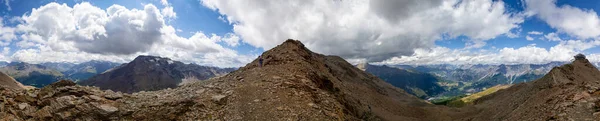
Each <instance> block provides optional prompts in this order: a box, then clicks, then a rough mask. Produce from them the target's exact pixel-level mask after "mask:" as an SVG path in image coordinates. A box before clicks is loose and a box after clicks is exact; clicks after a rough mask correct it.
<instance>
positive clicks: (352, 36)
mask: <svg viewBox="0 0 600 121" xmlns="http://www.w3.org/2000/svg"><path fill="white" fill-rule="evenodd" d="M598 10H600V1H596V0H504V1H502V0H403V1H398V0H370V1H368V0H297V1H273V0H253V1H246V0H124V1H82V0H55V1H54V0H46V1H43V0H42V1H39V0H1V1H0V21H1V22H0V60H3V61H24V62H30V63H43V62H72V63H80V62H85V61H90V60H106V61H112V62H119V63H125V62H128V61H131V60H133V59H134V58H135V57H136V56H138V55H154V56H161V57H168V58H171V59H173V60H178V61H182V62H186V63H196V64H200V65H207V66H218V67H240V66H244V65H246V63H248V62H250V61H252V60H254V59H255V58H256V57H257V56H258V55H260V54H261V53H262V52H264V51H265V50H269V49H271V48H273V47H275V46H276V45H278V44H281V43H282V42H283V41H285V40H286V39H296V40H300V41H302V42H303V43H304V44H305V45H306V47H307V48H309V49H311V50H313V51H315V52H317V53H323V54H326V55H337V56H341V57H343V58H344V59H346V60H347V61H349V62H351V63H354V64H355V63H362V62H369V63H374V64H389V65H395V64H410V65H427V64H543V63H549V62H553V61H570V60H571V59H572V58H573V56H574V55H575V54H577V53H583V54H585V55H586V56H587V57H588V59H589V60H590V61H593V62H600V48H599V47H598V46H600V18H599V17H598V16H599V14H598V13H597V12H596V11H598Z"/></svg>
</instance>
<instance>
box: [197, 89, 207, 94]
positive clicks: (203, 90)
mask: <svg viewBox="0 0 600 121" xmlns="http://www.w3.org/2000/svg"><path fill="white" fill-rule="evenodd" d="M205 91H206V89H200V90H196V94H202V93H204V92H205Z"/></svg>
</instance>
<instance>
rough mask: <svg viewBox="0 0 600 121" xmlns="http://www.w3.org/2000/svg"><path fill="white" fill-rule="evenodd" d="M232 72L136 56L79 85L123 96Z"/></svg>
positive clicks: (230, 69)
mask: <svg viewBox="0 0 600 121" xmlns="http://www.w3.org/2000/svg"><path fill="white" fill-rule="evenodd" d="M233 70H234V69H233V68H226V69H221V68H217V67H206V66H200V65H196V64H184V63H182V62H179V61H173V60H171V59H169V58H161V57H154V56H138V57H137V58H135V59H134V60H133V61H132V62H130V63H127V64H123V65H121V66H119V67H117V68H114V69H111V70H109V71H107V72H105V73H102V74H99V75H96V76H94V77H91V78H89V79H88V80H85V81H82V82H80V84H82V85H90V86H97V87H100V89H110V90H113V91H120V92H125V93H132V92H139V91H154V90H160V89H166V88H175V87H177V86H179V85H180V84H181V83H185V82H187V81H189V80H192V81H193V80H205V79H208V78H211V77H216V76H221V75H225V74H227V73H229V72H231V71H233Z"/></svg>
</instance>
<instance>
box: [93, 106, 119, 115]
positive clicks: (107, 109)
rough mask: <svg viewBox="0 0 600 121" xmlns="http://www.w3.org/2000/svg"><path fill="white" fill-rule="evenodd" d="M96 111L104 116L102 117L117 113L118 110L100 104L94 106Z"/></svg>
mask: <svg viewBox="0 0 600 121" xmlns="http://www.w3.org/2000/svg"><path fill="white" fill-rule="evenodd" d="M96 107H97V108H98V109H100V113H101V114H104V115H108V114H112V113H114V112H117V111H119V109H118V108H116V107H114V106H111V105H109V104H102V105H100V106H96Z"/></svg>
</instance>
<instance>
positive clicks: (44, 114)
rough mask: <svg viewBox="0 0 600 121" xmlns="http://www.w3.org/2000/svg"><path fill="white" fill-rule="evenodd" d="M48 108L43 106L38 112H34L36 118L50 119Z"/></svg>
mask: <svg viewBox="0 0 600 121" xmlns="http://www.w3.org/2000/svg"><path fill="white" fill-rule="evenodd" d="M50 108H51V107H50V106H45V107H43V108H42V109H40V110H38V111H36V112H35V115H36V117H40V118H45V117H52V114H51V113H50Z"/></svg>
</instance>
